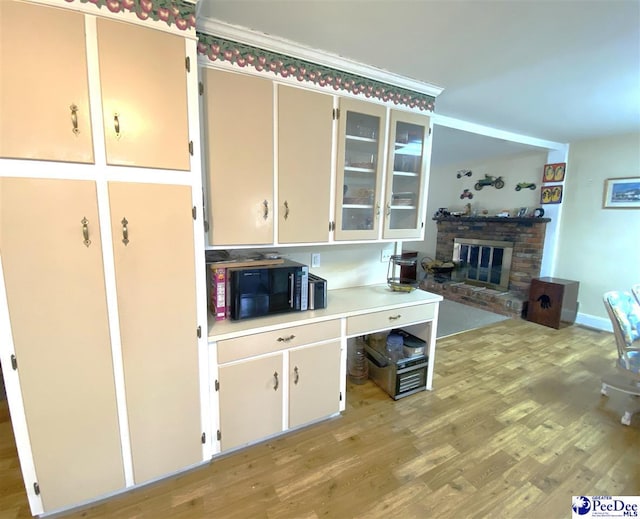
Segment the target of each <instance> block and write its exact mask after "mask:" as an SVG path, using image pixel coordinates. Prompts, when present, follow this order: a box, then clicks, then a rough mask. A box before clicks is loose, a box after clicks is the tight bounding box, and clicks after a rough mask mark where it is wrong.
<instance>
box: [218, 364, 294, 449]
mask: <svg viewBox="0 0 640 519" xmlns="http://www.w3.org/2000/svg"><path fill="white" fill-rule="evenodd" d="M282 379H283V355H282V353H277V354H273V355H269V356H266V357H260V358H257V359H251V360H245V361H241V362H238V363H235V364H229V365H223V366H220V368H219V387H220V397H219V406H220V449H221V450H222V451H226V450H229V449H233V448H235V447H239V446H242V445H246V444H249V443H253V442H256V441H258V440H260V439H262V438H266V437H268V436H271V435H273V434H276V433H278V432H280V431H282V398H283V397H282V390H283V389H282V388H283V381H282Z"/></svg>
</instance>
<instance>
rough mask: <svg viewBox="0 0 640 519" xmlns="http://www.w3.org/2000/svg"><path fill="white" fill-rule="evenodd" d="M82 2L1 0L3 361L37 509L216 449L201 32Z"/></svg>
mask: <svg viewBox="0 0 640 519" xmlns="http://www.w3.org/2000/svg"><path fill="white" fill-rule="evenodd" d="M88 9H91V7H90V5H89V6H85V7H84V11H85V13H82V12H77V11H74V10H70V9H68V8H65V9H62V8H58V7H50V6H46V5H36V4H30V3H26V2H14V1H12V0H3V1H2V3H1V4H0V31H1V32H0V48H1V52H2V56H1V57H2V74H1V75H0V103H1V107H2V112H1V113H0V166H1V168H0V169H1V173H0V325H2V326H0V360H1V362H2V369H3V373H4V378H5V383H6V386H7V396H8V400H9V405H10V409H11V416H12V422H13V426H14V431H15V435H16V444H17V446H18V453H19V457H20V462H21V467H22V472H23V477H24V479H25V486H26V489H27V496H28V498H29V502H30V506H31V511H32V513H33V514H40V513H48V512H54V511H57V510H62V509H65V508H69V507H71V506H74V505H77V504H80V503H82V502H86V501H91V500H95V499H98V498H100V497H103V496H107V495H109V494H112V493H114V492H117V491H119V490H122V489H124V488H127V487H131V486H134V485H138V484H141V483H144V482H147V481H150V480H153V479H157V478H159V477H162V476H164V475H167V474H171V473H174V472H176V471H179V470H182V469H184V468H186V467H189V466H193V465H195V464H198V463H201V462H202V461H203V460H204V459H207V458H208V455H209V450H210V435H209V434H207V433H208V429H207V427H205V426H204V425H203V424H206V423H208V420H207V419H206V418H207V417H205V416H203V414H202V413H203V412H205V411H203V409H207V407H208V406H206V405H201V404H202V403H203V402H202V398H203V396H202V395H206V390H205V388H204V386H203V384H205V383H206V380H204V381H203V377H202V376H201V375H202V373H201V370H202V368H201V366H203V365H206V362H201V360H202V359H203V358H204V355H205V354H206V338H205V337H202V335H206V333H202V332H201V330H202V329H204V330H206V309H205V308H204V305H203V304H200V303H199V301H202V302H203V303H204V301H205V299H206V298H205V296H204V294H200V292H199V291H201V290H204V285H205V283H204V279H203V277H204V254H203V248H204V239H203V236H202V229H203V225H202V206H201V200H202V194H201V175H200V166H199V164H200V157H199V153H200V151H199V145H198V142H197V141H194V142H190V140H191V139H195V138H196V137H197V136H198V135H199V124H198V117H197V115H198V100H197V78H196V77H195V74H196V73H197V72H196V68H195V66H194V67H193V70H192V72H189V71H188V70H187V68H188V67H187V62H188V61H189V60H191V61H192V62H193V63H194V65H195V59H196V56H195V34H190V35H187V34H186V33H180V32H179V31H178V30H177V29H176V28H175V27H174V28H173V29H171V28H167V25H168V24H160V25H152V26H150V23H147V24H142V22H136V20H137V19H136V17H135V16H134V15H133V13H126V14H125V13H122V14H121V15H110V14H109V13H108V12H105V13H103V12H102V11H100V10H98V9H95V11H91V12H90V13H88V12H87V11H88ZM103 14H105V15H108V16H104V17H103ZM127 15H130V16H127ZM123 20H124V21H123ZM161 27H164V28H163V29H162V30H158V28H161ZM33 31H36V33H35V34H34V33H33ZM191 32H194V31H191ZM36 34H37V36H38V37H37V38H36V37H35V35H36ZM185 36H186V37H185ZM43 38H44V39H46V41H45V40H44V39H43ZM43 43H46V47H43ZM45 48H46V50H45ZM52 49H53V50H52ZM25 65H27V66H25ZM34 71H37V74H35V75H34ZM43 71H45V74H43ZM47 71H48V72H47Z"/></svg>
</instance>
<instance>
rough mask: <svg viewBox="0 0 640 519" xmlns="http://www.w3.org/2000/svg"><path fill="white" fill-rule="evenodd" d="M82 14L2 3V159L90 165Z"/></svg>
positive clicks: (6, 1)
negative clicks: (55, 161)
mask: <svg viewBox="0 0 640 519" xmlns="http://www.w3.org/2000/svg"><path fill="white" fill-rule="evenodd" d="M85 47H86V46H85V36H84V16H83V15H82V14H80V13H75V12H73V11H68V10H64V9H55V8H51V7H44V6H39V5H34V4H28V3H24V2H13V1H10V0H2V2H1V3H0V63H2V73H1V74H0V156H1V157H10V158H19V159H40V160H59V161H65V162H84V163H91V162H93V142H92V137H91V120H90V117H89V87H88V82H87V81H88V80H87V56H86V51H85Z"/></svg>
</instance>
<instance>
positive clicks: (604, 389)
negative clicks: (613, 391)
mask: <svg viewBox="0 0 640 519" xmlns="http://www.w3.org/2000/svg"><path fill="white" fill-rule="evenodd" d="M607 387H608V386H607V385H606V384H605V383H604V382H603V383H602V388H601V389H600V394H601V395H604V396H609V393H607Z"/></svg>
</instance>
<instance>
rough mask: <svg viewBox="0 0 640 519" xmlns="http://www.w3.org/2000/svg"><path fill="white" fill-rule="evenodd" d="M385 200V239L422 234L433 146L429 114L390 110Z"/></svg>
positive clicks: (406, 237) (383, 234)
mask: <svg viewBox="0 0 640 519" xmlns="http://www.w3.org/2000/svg"><path fill="white" fill-rule="evenodd" d="M390 117H391V121H390V130H389V132H390V135H389V152H388V163H387V182H386V189H385V193H386V194H385V203H384V230H383V233H382V237H383V238H386V239H411V238H420V236H421V235H422V229H423V226H424V221H423V219H424V204H425V203H426V200H425V199H424V198H425V197H424V186H425V182H426V175H427V168H428V160H427V157H428V156H429V155H428V152H429V150H430V149H431V146H430V142H429V141H428V138H429V118H428V117H426V116H424V115H420V114H414V113H409V112H400V111H396V110H391V116H390Z"/></svg>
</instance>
